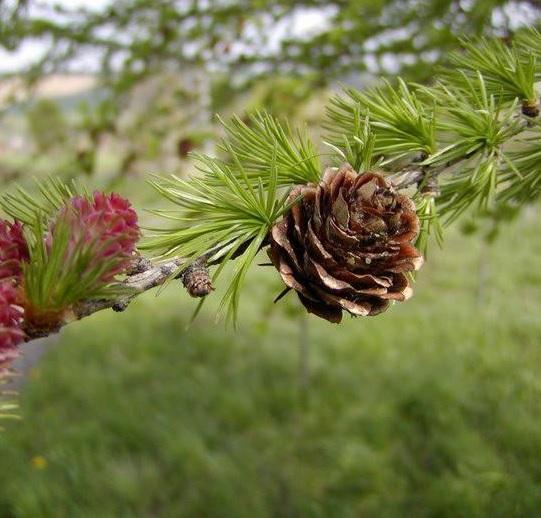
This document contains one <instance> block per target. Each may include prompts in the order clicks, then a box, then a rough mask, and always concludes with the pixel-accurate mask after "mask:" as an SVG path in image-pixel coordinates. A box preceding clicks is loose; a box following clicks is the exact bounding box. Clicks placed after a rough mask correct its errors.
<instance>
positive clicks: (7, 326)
mask: <svg viewBox="0 0 541 518" xmlns="http://www.w3.org/2000/svg"><path fill="white" fill-rule="evenodd" d="M17 299H18V292H17V288H16V287H15V285H14V283H13V282H12V281H9V280H4V281H3V282H0V368H2V367H4V366H5V364H6V363H9V362H10V361H12V360H13V359H15V358H16V357H17V356H18V348H17V346H18V345H19V344H20V343H21V342H23V341H24V332H23V330H22V322H23V309H22V308H21V307H20V306H18V305H17V302H18V300H17Z"/></svg>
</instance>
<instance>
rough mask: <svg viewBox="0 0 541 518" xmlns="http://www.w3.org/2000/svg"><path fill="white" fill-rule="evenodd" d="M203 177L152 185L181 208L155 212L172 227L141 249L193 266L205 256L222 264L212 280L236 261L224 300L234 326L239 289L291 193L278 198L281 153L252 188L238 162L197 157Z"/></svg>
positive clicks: (251, 179) (154, 234)
mask: <svg viewBox="0 0 541 518" xmlns="http://www.w3.org/2000/svg"><path fill="white" fill-rule="evenodd" d="M197 160H198V162H199V168H200V170H201V171H202V172H203V176H202V177H200V178H199V177H194V178H190V179H187V180H184V179H181V178H178V177H175V176H172V177H170V178H156V179H155V180H153V181H152V182H151V185H152V186H153V187H154V188H155V189H156V190H157V191H158V193H160V194H161V195H162V196H163V197H164V198H166V199H167V200H169V201H170V202H172V203H173V204H174V205H176V206H177V208H175V209H170V210H167V211H154V212H155V214H157V215H160V216H165V217H166V218H168V219H169V220H170V221H172V222H174V223H173V225H172V226H171V227H170V228H167V229H153V230H152V229H151V231H152V234H151V235H150V236H149V237H148V238H147V239H145V240H144V241H143V243H142V245H141V248H142V249H146V250H150V251H152V252H154V253H155V254H157V255H158V256H159V257H161V258H167V257H173V256H177V257H178V256H180V257H184V258H186V263H185V264H184V265H183V266H182V267H185V266H186V265H188V264H189V263H190V262H191V261H193V260H195V259H197V258H199V257H202V256H207V257H208V261H209V263H212V264H218V265H219V266H218V269H217V270H216V273H215V274H214V279H216V278H217V277H218V275H219V274H220V273H221V272H222V269H223V267H224V266H225V264H226V263H227V262H228V260H229V259H231V258H232V257H234V256H237V255H238V254H239V253H241V252H242V253H241V254H240V257H237V259H236V261H237V267H236V270H235V275H234V277H233V280H232V281H231V284H230V285H229V286H228V288H227V289H226V294H225V296H224V299H223V300H222V305H221V307H222V309H223V308H227V316H228V318H229V319H231V320H233V321H235V319H236V316H237V308H238V300H239V296H240V289H241V286H242V283H243V280H244V277H245V275H246V271H247V270H248V268H249V266H250V264H251V263H252V261H253V259H254V257H255V254H256V253H257V251H258V250H259V249H260V247H261V246H262V244H263V242H264V238H265V236H266V235H267V234H268V232H269V230H270V228H271V227H272V225H273V224H274V223H275V222H276V221H277V220H278V218H280V217H281V215H282V214H283V213H284V212H285V211H286V210H288V209H289V207H290V205H291V204H288V203H287V196H288V191H287V190H286V191H285V192H283V193H281V194H279V186H280V182H279V174H280V173H279V162H278V150H276V151H275V152H274V153H273V155H272V156H271V160H270V163H269V166H268V169H267V171H266V174H265V175H263V173H260V178H259V182H258V183H257V184H254V177H253V176H250V175H249V173H248V171H247V169H246V168H245V167H244V165H243V164H242V163H241V161H240V159H238V160H236V161H235V162H234V163H233V164H231V165H228V164H225V163H224V162H223V161H215V160H213V159H212V158H209V157H206V156H198V157H197Z"/></svg>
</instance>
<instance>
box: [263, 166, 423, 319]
mask: <svg viewBox="0 0 541 518" xmlns="http://www.w3.org/2000/svg"><path fill="white" fill-rule="evenodd" d="M300 197H302V199H299V201H298V202H296V203H295V204H294V205H293V206H292V207H291V210H290V212H289V213H288V214H287V215H286V216H285V217H284V218H283V219H282V220H281V221H279V222H278V223H276V224H275V225H274V227H273V228H272V232H271V235H270V238H269V240H270V248H269V257H270V258H271V261H272V262H273V264H274V266H275V267H276V268H277V269H278V271H279V272H280V275H281V276H282V279H283V280H284V282H285V284H286V286H287V287H288V288H291V289H294V290H295V291H296V292H297V294H298V296H299V298H300V300H301V302H302V303H303V304H304V306H305V307H306V309H307V310H308V311H309V312H310V313H314V314H315V315H317V316H319V317H321V318H325V319H326V320H329V321H330V322H336V323H338V322H340V321H341V319H342V310H346V311H348V312H349V313H351V314H352V315H357V316H367V315H377V314H378V313H381V312H383V311H385V310H386V309H387V308H388V307H389V304H390V301H392V300H398V301H402V300H406V299H407V298H409V297H410V296H411V295H412V289H411V287H410V285H409V282H408V278H407V277H406V274H405V272H409V271H412V270H418V269H419V268H420V267H421V265H422V264H423V257H422V256H421V254H420V253H419V251H418V250H417V249H416V248H415V247H414V246H412V244H411V243H412V241H413V240H414V239H415V238H416V236H417V234H418V232H419V220H418V218H417V215H416V213H415V205H414V204H413V202H412V201H411V200H410V199H409V198H408V197H407V196H404V195H402V194H397V193H396V192H395V191H394V190H393V188H392V187H391V185H390V184H389V183H388V182H387V181H386V180H385V179H384V178H383V177H382V176H380V175H379V174H376V173H371V172H366V173H363V174H357V173H356V172H355V171H354V170H353V169H352V167H351V166H350V165H348V164H345V165H343V166H342V167H341V168H340V169H339V170H336V169H327V170H326V171H325V174H324V176H323V180H322V181H321V182H320V183H319V185H317V186H316V185H312V184H309V185H302V186H296V187H295V188H294V189H293V190H292V192H291V194H290V198H289V199H290V200H295V199H297V198H300Z"/></svg>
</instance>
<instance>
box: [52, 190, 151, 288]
mask: <svg viewBox="0 0 541 518" xmlns="http://www.w3.org/2000/svg"><path fill="white" fill-rule="evenodd" d="M61 216H64V217H66V218H67V221H68V223H69V227H70V242H71V245H72V247H73V248H72V249H74V250H76V249H78V248H79V247H80V246H81V244H83V245H84V244H88V245H91V246H92V247H94V249H95V250H96V257H95V261H96V262H98V261H103V260H104V259H107V260H110V261H111V267H110V268H109V269H108V270H107V271H106V272H105V273H104V274H103V276H102V277H101V278H100V280H101V281H102V282H109V281H111V280H112V279H113V278H114V277H115V275H117V274H119V273H121V272H123V271H124V270H126V268H127V267H128V265H129V263H130V261H131V260H132V258H133V252H134V251H135V246H136V244H137V241H138V240H139V237H140V230H139V226H138V224H137V213H136V212H135V210H133V208H132V207H131V204H130V202H129V201H128V200H126V199H124V198H122V197H121V196H119V195H118V194H115V193H112V194H108V195H107V194H104V193H102V192H99V191H96V192H94V194H93V196H92V198H90V199H89V198H87V197H84V196H75V197H74V198H72V199H71V200H70V201H69V205H68V206H67V207H66V208H65V209H64V210H63V211H62V212H61Z"/></svg>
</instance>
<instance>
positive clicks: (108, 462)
mask: <svg viewBox="0 0 541 518" xmlns="http://www.w3.org/2000/svg"><path fill="white" fill-rule="evenodd" d="M539 214H540V212H539V210H537V211H531V210H530V211H527V212H526V213H525V214H524V215H523V216H522V218H521V219H520V220H519V221H517V222H515V223H514V224H513V225H511V226H509V227H506V228H505V230H504V232H503V234H502V236H501V238H500V240H499V241H498V242H497V243H496V244H495V245H494V246H492V247H489V248H485V249H483V248H482V246H481V245H480V241H479V239H478V237H477V236H474V237H463V236H459V235H457V234H451V235H450V236H449V238H448V240H447V242H446V243H445V248H444V250H443V251H440V252H436V251H435V250H434V253H433V254H432V256H431V257H430V261H429V263H428V264H427V265H426V267H425V268H424V269H423V271H422V272H421V273H420V275H419V278H418V282H417V285H416V295H415V297H414V298H413V299H412V300H411V301H409V302H407V303H405V304H401V305H396V306H395V307H393V308H392V309H391V310H390V311H389V312H387V313H386V314H384V315H382V316H380V317H376V318H373V319H351V320H350V319H347V321H346V322H345V324H343V325H342V326H333V325H330V324H326V323H325V322H321V321H318V320H317V319H315V318H312V317H311V318H310V319H309V322H308V324H309V325H308V327H309V330H310V336H309V338H310V382H309V385H308V387H307V389H306V390H302V389H301V388H300V387H299V375H298V349H297V347H298V346H297V342H298V336H297V333H298V326H297V323H296V321H295V319H296V318H297V317H296V316H295V315H296V314H297V313H296V310H295V309H294V305H293V297H291V300H288V301H287V302H285V304H282V305H281V306H280V307H277V308H272V306H271V305H270V304H268V301H269V299H271V293H278V291H279V283H278V282H277V281H276V275H275V274H274V273H273V272H272V271H271V270H270V269H269V271H267V272H265V273H263V274H262V273H256V274H254V275H252V276H251V277H250V278H249V279H248V284H249V286H250V287H249V289H248V291H247V292H246V293H245V295H244V297H243V299H242V301H241V328H240V330H239V331H237V332H236V333H235V332H233V331H232V330H224V326H223V325H222V324H218V325H214V323H213V313H212V312H213V308H212V304H210V305H209V308H207V310H205V311H204V312H203V314H202V316H201V318H200V319H199V320H198V321H197V322H196V324H195V325H194V326H193V327H192V328H191V329H188V330H187V329H186V326H185V324H186V322H187V320H188V319H189V316H190V312H191V310H192V309H193V307H194V304H193V301H190V300H187V297H186V295H185V294H183V293H182V291H181V290H180V288H177V287H175V286H171V287H169V288H168V289H167V290H166V291H165V292H164V293H163V295H162V296H161V297H160V298H158V299H156V298H155V297H154V296H153V295H152V294H147V295H146V296H145V297H142V298H140V299H139V300H138V301H137V302H136V303H134V304H133V306H132V307H130V308H129V309H128V311H127V312H126V313H124V314H121V315H116V314H113V313H112V312H105V313H102V314H99V315H95V316H94V317H92V318H89V319H87V320H86V321H83V322H80V323H77V324H73V325H72V326H71V327H69V328H67V329H66V330H65V332H63V334H62V337H61V343H60V345H59V346H58V347H57V348H56V349H54V350H53V351H52V352H51V353H50V354H49V355H48V356H47V357H46V358H45V359H44V361H43V362H42V363H41V364H40V365H39V367H38V368H37V369H36V370H35V371H34V373H33V375H32V377H31V380H30V381H29V383H28V384H27V385H26V387H25V389H24V392H23V394H22V395H21V405H22V412H23V417H24V420H23V421H19V422H15V421H14V422H9V423H8V425H7V430H6V432H5V433H4V434H3V435H0V456H1V459H2V463H1V465H0V516H2V517H4V516H5V517H11V516H17V517H32V518H34V517H42V516H44V517H45V516H47V517H48V516H51V517H64V516H69V517H92V518H94V517H100V518H102V517H109V516H111V517H113V516H114V517H117V516H121V517H124V516H152V517H153V516H160V517H162V516H164V517H169V516H171V517H181V516H187V517H199V516H205V517H230V516H231V517H267V516H268V517H271V516H277V517H278V516H279V517H284V516H286V517H289V516H302V517H305V516H308V517H312V516H314V517H318V516H329V517H349V516H351V517H357V516H363V517H364V516H368V517H395V516H396V517H403V516H416V517H417V516H419V517H423V516H438V517H440V516H444V517H445V516H449V517H457V516H464V517H472V516H473V517H475V516H490V517H493V516H502V517H509V516H521V517H522V516H536V515H538V511H539V509H540V508H541V462H540V459H541V343H540V338H541V320H540V317H539V311H540V309H541V300H540V297H539V295H540V292H541V290H540V287H541V270H540V269H539V257H540V256H541V236H540V235H539V226H538V223H537V221H538V218H539ZM480 257H482V258H484V260H487V261H488V265H489V270H488V277H487V278H486V283H485V287H484V289H483V290H482V292H483V293H482V300H479V296H478V287H479V281H478V268H479V261H480ZM288 298H290V297H289V296H288ZM214 299H216V300H218V299H219V295H217V296H215V297H214Z"/></svg>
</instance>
